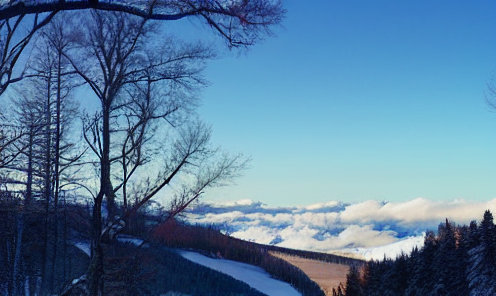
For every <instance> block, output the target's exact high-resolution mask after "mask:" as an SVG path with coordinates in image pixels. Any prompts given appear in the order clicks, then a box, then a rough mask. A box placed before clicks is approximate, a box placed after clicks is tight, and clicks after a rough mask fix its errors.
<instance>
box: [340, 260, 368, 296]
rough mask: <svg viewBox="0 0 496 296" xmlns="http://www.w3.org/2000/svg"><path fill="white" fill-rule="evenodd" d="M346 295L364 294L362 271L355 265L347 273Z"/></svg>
mask: <svg viewBox="0 0 496 296" xmlns="http://www.w3.org/2000/svg"><path fill="white" fill-rule="evenodd" d="M344 294H345V295H346V296H364V295H365V294H364V293H363V289H362V285H361V280H360V272H359V271H358V269H357V268H356V267H355V266H352V267H351V268H350V271H349V272H348V274H347V275H346V287H345V293H344Z"/></svg>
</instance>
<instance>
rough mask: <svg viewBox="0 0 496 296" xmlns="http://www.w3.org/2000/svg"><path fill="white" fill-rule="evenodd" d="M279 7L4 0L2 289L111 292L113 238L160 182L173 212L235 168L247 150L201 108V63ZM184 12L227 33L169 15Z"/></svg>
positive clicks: (244, 161)
mask: <svg viewBox="0 0 496 296" xmlns="http://www.w3.org/2000/svg"><path fill="white" fill-rule="evenodd" d="M284 14H285V10H284V9H283V7H282V4H281V3H280V2H279V1H273V2H271V3H267V2H265V1H258V0H257V1H243V2H237V1H221V2H218V1H192V0H174V1H169V0H166V1H160V0H158V1H157V0H155V1H134V2H132V1H131V2H127V1H99V0H95V1H94V0H91V1H87V0H77V1H65V0H56V1H54V0H47V1H2V3H1V5H0V95H1V96H0V102H1V103H0V202H1V208H0V211H1V213H2V216H1V219H2V225H1V228H0V235H1V237H2V241H1V245H0V266H1V270H0V273H1V276H0V278H1V282H0V291H1V292H0V293H2V294H5V295H21V294H22V295H31V294H32V295H53V294H60V295H70V294H71V293H75V294H84V295H107V294H108V292H109V289H112V286H113V285H112V284H111V283H112V280H111V279H110V278H108V277H109V276H110V275H112V270H111V269H110V270H109V269H108V268H109V264H110V263H111V262H110V261H112V258H113V255H112V254H113V253H115V251H114V248H117V247H118V246H117V243H116V237H117V235H118V234H119V233H121V232H123V231H129V229H131V228H132V227H133V222H132V221H133V217H134V216H136V215H137V214H138V212H140V211H152V210H153V209H154V207H155V208H156V207H157V205H158V204H157V203H156V202H155V201H154V199H155V198H156V197H157V194H158V193H160V195H161V196H164V195H165V202H163V207H164V208H165V210H163V211H162V213H163V215H162V222H164V221H165V220H167V219H172V218H173V217H174V216H176V215H177V214H179V213H180V212H182V211H183V210H184V209H186V208H187V207H188V206H189V205H190V204H192V203H194V202H195V201H196V200H197V199H198V198H200V196H201V195H202V194H203V193H204V191H205V190H208V189H209V188H212V187H215V186H225V185H228V184H230V183H231V182H232V181H233V180H234V179H235V178H237V177H239V176H240V175H241V174H242V172H243V171H244V170H245V169H246V168H247V165H248V163H249V158H248V157H245V156H244V155H243V154H241V153H230V152H227V151H225V150H224V149H222V148H221V147H220V146H218V145H217V144H214V143H212V141H211V135H212V128H211V127H210V126H209V125H208V124H206V123H204V122H202V120H201V119H200V118H199V116H198V114H197V113H196V108H197V107H198V105H199V104H200V101H201V93H202V91H203V90H204V89H205V87H206V86H208V84H209V82H208V80H207V79H206V78H205V77H204V69H205V67H206V64H207V62H208V61H209V60H211V59H213V58H216V57H217V53H218V52H219V51H222V50H225V49H228V50H232V51H236V50H240V51H243V50H247V49H248V48H250V47H251V46H253V45H254V44H256V43H258V42H260V41H261V40H263V38H264V37H265V36H270V34H271V32H272V28H273V27H274V26H276V25H278V24H280V22H281V21H282V19H283V18H284ZM188 18H191V19H194V20H195V21H196V22H197V24H198V25H199V26H204V28H205V30H206V31H203V32H210V34H212V35H214V36H216V37H218V40H220V41H221V42H220V43H219V42H217V43H213V44H210V43H209V44H207V43H205V42H203V41H202V40H201V38H198V40H193V41H191V40H189V41H187V40H183V39H181V38H180V37H178V35H180V34H174V32H171V31H169V30H167V29H166V28H167V26H164V22H168V21H177V20H181V19H188ZM172 184H173V186H171V185H172ZM80 241H85V242H87V243H88V244H89V249H90V250H89V253H90V254H89V255H90V256H89V258H86V257H85V255H84V254H81V252H80V250H78V249H77V248H75V244H77V243H78V242H80ZM88 260H89V262H88ZM131 261H132V260H131ZM121 282H122V281H121ZM128 282H129V281H128ZM76 291H77V292H76ZM131 294H132V293H131ZM135 294H136V292H135ZM138 294H140V293H138Z"/></svg>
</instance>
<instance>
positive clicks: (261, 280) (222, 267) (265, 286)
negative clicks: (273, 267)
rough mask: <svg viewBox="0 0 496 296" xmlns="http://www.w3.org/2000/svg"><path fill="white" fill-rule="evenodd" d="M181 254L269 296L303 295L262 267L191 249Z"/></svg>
mask: <svg viewBox="0 0 496 296" xmlns="http://www.w3.org/2000/svg"><path fill="white" fill-rule="evenodd" d="M179 254H181V256H183V257H184V258H186V259H188V260H190V261H193V262H195V263H198V264H200V265H203V266H206V267H208V268H211V269H214V270H217V271H220V272H222V273H225V274H228V275H230V276H232V277H233V278H235V279H237V280H240V281H242V282H245V283H247V284H248V285H250V286H251V287H252V288H254V289H257V290H258V291H260V292H262V293H264V294H267V295H268V296H302V295H301V293H300V292H298V291H296V290H295V288H293V287H291V285H290V284H288V283H285V282H282V281H279V280H276V279H273V278H271V276H270V274H268V273H267V272H266V271H265V270H263V269H262V268H260V267H257V266H253V265H250V264H246V263H241V262H237V261H231V260H225V259H213V258H209V257H206V256H203V255H201V254H199V253H195V252H189V251H180V252H179Z"/></svg>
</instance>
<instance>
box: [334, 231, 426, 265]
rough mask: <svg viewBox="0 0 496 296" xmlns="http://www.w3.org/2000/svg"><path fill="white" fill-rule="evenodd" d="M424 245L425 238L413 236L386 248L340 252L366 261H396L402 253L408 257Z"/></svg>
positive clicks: (355, 249)
mask: <svg viewBox="0 0 496 296" xmlns="http://www.w3.org/2000/svg"><path fill="white" fill-rule="evenodd" d="M423 245H424V236H412V237H408V238H406V239H403V240H400V241H398V242H395V243H392V244H389V245H385V246H380V247H373V248H353V249H343V250H340V251H342V252H344V253H352V254H355V255H358V256H360V257H362V258H364V259H365V260H382V259H384V257H386V258H391V259H396V257H397V256H399V255H401V253H404V254H407V255H408V254H410V253H411V252H412V250H413V249H414V248H415V247H417V248H418V249H421V248H422V246H423Z"/></svg>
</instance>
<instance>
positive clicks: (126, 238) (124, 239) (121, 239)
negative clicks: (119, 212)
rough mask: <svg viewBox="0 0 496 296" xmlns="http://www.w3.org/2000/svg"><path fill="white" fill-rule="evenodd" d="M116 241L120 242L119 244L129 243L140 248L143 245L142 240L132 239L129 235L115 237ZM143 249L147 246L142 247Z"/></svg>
mask: <svg viewBox="0 0 496 296" xmlns="http://www.w3.org/2000/svg"><path fill="white" fill-rule="evenodd" d="M117 241H119V242H121V243H131V244H133V245H135V246H137V247H139V246H141V244H143V240H142V239H139V238H136V237H133V236H131V235H125V234H119V235H117ZM143 247H144V248H147V247H148V244H144V245H143Z"/></svg>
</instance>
